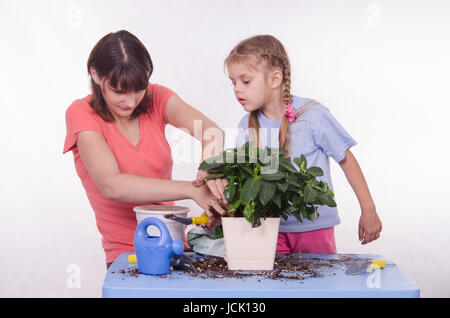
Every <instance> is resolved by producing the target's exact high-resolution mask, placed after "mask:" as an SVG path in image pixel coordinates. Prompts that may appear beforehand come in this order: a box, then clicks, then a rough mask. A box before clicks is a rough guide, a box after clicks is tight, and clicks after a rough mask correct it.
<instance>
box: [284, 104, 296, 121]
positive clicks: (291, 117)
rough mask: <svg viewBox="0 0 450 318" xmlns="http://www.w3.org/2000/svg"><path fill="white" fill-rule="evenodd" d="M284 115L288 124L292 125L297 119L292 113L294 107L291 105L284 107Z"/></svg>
mask: <svg viewBox="0 0 450 318" xmlns="http://www.w3.org/2000/svg"><path fill="white" fill-rule="evenodd" d="M284 114H285V115H286V116H287V118H288V119H289V122H290V123H292V122H293V121H294V120H296V119H297V117H298V115H297V114H295V113H294V106H292V104H287V105H286V112H285V113H284Z"/></svg>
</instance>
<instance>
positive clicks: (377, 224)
mask: <svg viewBox="0 0 450 318" xmlns="http://www.w3.org/2000/svg"><path fill="white" fill-rule="evenodd" d="M381 229H382V224H381V220H380V218H379V216H378V214H377V212H376V211H375V209H370V210H363V211H362V213H361V218H360V219H359V229H358V235H359V240H360V241H362V242H361V244H363V245H365V244H367V243H370V242H372V241H375V240H376V239H378V238H379V237H380V232H381Z"/></svg>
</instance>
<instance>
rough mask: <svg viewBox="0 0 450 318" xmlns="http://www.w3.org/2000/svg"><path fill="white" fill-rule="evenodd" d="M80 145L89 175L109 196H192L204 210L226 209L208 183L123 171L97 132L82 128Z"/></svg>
mask: <svg viewBox="0 0 450 318" xmlns="http://www.w3.org/2000/svg"><path fill="white" fill-rule="evenodd" d="M77 147H78V151H79V153H80V157H81V159H82V160H83V163H84V165H85V167H86V169H87V171H88V173H89V176H90V177H91V179H92V181H93V182H94V183H95V185H96V186H97V188H98V189H99V190H100V192H101V193H102V194H103V195H104V196H105V197H106V198H107V199H110V200H114V201H122V202H133V203H151V202H164V201H176V200H182V199H192V200H194V201H195V202H196V203H197V204H198V205H199V206H200V207H202V208H203V209H205V210H208V209H209V207H210V206H212V207H213V208H214V209H215V210H216V211H217V212H219V213H225V210H223V209H222V208H221V206H220V205H219V203H218V202H217V200H216V199H215V197H214V196H213V195H212V194H211V193H210V192H209V190H208V189H207V187H199V188H197V187H194V186H192V184H191V183H190V182H187V181H172V180H161V179H154V178H147V177H143V176H139V175H134V174H126V173H121V172H120V170H119V166H118V164H117V161H116V158H115V157H114V154H113V153H112V151H111V149H110V148H109V146H108V144H107V143H106V141H105V139H104V137H103V136H102V135H101V134H100V133H98V132H94V131H82V132H80V133H79V134H78V138H77Z"/></svg>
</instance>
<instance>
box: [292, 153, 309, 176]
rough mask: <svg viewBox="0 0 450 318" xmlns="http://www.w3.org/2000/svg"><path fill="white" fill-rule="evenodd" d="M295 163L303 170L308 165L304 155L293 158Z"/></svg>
mask: <svg viewBox="0 0 450 318" xmlns="http://www.w3.org/2000/svg"><path fill="white" fill-rule="evenodd" d="M294 162H295V164H296V165H297V166H298V167H299V168H300V171H302V172H303V171H304V170H305V169H306V167H307V165H308V163H307V161H306V157H305V156H304V155H301V156H300V158H294Z"/></svg>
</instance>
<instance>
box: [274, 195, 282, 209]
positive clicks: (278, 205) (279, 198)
mask: <svg viewBox="0 0 450 318" xmlns="http://www.w3.org/2000/svg"><path fill="white" fill-rule="evenodd" d="M272 201H273V203H275V204H276V205H277V207H278V208H279V209H281V197H280V195H279V194H275V195H274V197H273V198H272Z"/></svg>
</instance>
